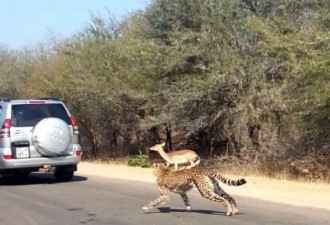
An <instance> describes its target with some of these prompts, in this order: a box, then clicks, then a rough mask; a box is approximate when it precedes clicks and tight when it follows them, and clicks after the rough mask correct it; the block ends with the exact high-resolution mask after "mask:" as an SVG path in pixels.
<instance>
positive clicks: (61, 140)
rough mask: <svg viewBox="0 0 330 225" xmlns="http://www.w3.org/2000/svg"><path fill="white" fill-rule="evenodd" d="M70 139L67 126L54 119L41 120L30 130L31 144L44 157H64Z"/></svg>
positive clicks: (61, 121) (63, 122)
mask: <svg viewBox="0 0 330 225" xmlns="http://www.w3.org/2000/svg"><path fill="white" fill-rule="evenodd" d="M70 139H71V134H70V130H69V127H68V124H67V123H66V122H65V121H63V120H61V119H59V118H55V117H50V118H46V119H43V120H41V121H40V122H39V123H37V124H36V125H35V127H34V128H33V130H32V143H33V145H34V147H35V148H36V149H37V151H38V152H39V153H40V154H41V155H44V156H49V157H56V156H58V155H65V153H66V150H67V147H68V145H69V143H70Z"/></svg>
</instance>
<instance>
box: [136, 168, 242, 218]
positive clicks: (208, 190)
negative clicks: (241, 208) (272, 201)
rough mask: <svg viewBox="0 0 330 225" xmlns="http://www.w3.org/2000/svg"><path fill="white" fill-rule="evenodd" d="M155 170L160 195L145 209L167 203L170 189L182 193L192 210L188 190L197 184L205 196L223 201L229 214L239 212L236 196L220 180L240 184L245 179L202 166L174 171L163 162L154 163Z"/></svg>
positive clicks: (187, 207) (188, 207)
mask: <svg viewBox="0 0 330 225" xmlns="http://www.w3.org/2000/svg"><path fill="white" fill-rule="evenodd" d="M153 172H154V174H155V176H156V177H157V184H158V186H159V191H160V196H159V197H158V198H157V199H155V200H154V201H151V202H149V204H148V205H146V206H144V207H143V208H142V209H143V210H144V211H147V210H149V209H151V208H153V207H154V206H156V205H158V204H161V203H162V204H165V203H166V202H167V201H168V200H169V198H170V197H169V192H170V191H171V192H174V193H178V194H180V196H181V198H182V200H183V202H184V204H185V206H186V209H187V211H190V210H191V206H190V203H189V199H188V196H187V194H186V192H187V191H189V190H191V189H192V188H193V187H194V186H196V188H197V189H198V191H199V193H200V194H201V195H202V196H203V197H205V198H207V199H209V200H212V201H216V202H219V203H221V204H222V205H223V206H224V207H225V208H226V211H227V213H226V214H227V216H230V215H232V214H236V213H237V212H238V209H237V206H236V202H235V200H234V198H232V197H231V196H230V195H228V194H227V193H226V192H225V191H224V190H223V189H222V188H221V187H220V186H219V183H218V181H221V182H223V183H225V184H227V185H230V186H239V185H243V184H245V183H246V180H245V179H239V180H228V179H226V178H224V177H223V176H222V175H221V174H220V173H217V172H215V171H212V170H209V169H207V168H204V167H201V166H196V167H193V168H191V169H187V170H179V171H172V170H170V169H169V168H168V167H166V166H165V164H163V163H154V164H153Z"/></svg>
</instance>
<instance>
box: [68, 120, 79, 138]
mask: <svg viewBox="0 0 330 225" xmlns="http://www.w3.org/2000/svg"><path fill="white" fill-rule="evenodd" d="M70 123H71V125H72V129H73V134H75V135H78V134H79V130H78V126H77V123H76V121H75V120H74V119H73V118H72V117H70Z"/></svg>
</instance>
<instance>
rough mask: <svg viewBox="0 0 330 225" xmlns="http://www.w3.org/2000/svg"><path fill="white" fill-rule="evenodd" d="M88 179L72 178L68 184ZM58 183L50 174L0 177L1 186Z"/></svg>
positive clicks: (81, 177)
mask: <svg viewBox="0 0 330 225" xmlns="http://www.w3.org/2000/svg"><path fill="white" fill-rule="evenodd" d="M87 179H88V178H87V177H83V176H74V177H73V178H72V180H71V181H69V182H81V181H86V180H87ZM56 183H61V182H58V181H57V180H56V179H55V178H54V175H53V174H52V173H31V174H30V175H29V176H27V177H24V178H18V177H0V185H1V186H16V185H17V186H19V185H36V184H56Z"/></svg>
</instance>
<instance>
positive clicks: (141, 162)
mask: <svg viewBox="0 0 330 225" xmlns="http://www.w3.org/2000/svg"><path fill="white" fill-rule="evenodd" d="M127 165H128V166H139V167H142V168H147V167H149V163H148V156H147V155H136V156H134V157H133V158H130V159H129V160H128V161H127Z"/></svg>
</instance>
